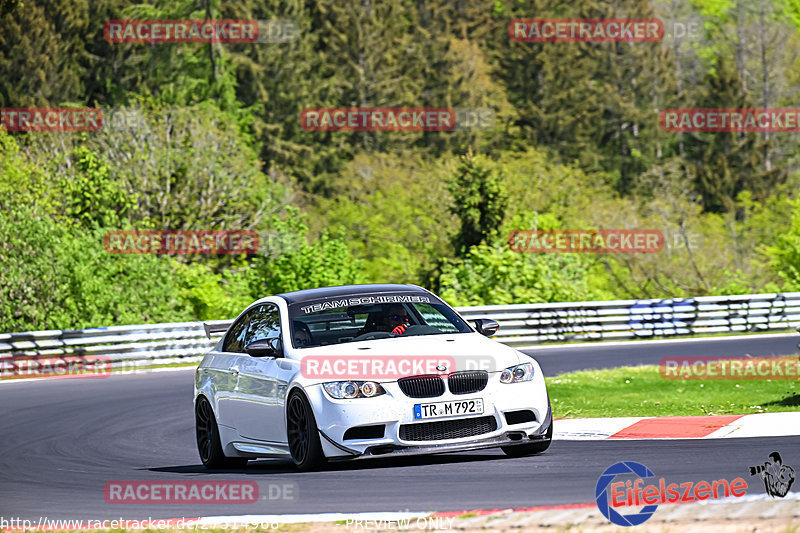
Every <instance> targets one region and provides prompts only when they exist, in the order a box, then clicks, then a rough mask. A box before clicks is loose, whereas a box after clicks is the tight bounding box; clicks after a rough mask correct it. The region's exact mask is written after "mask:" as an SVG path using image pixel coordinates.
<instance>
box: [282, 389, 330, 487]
mask: <svg viewBox="0 0 800 533" xmlns="http://www.w3.org/2000/svg"><path fill="white" fill-rule="evenodd" d="M286 436H287V438H288V441H289V451H290V452H291V454H292V462H293V463H294V464H295V466H296V467H297V469H298V470H300V471H301V472H309V471H313V470H316V469H317V468H319V467H320V466H322V465H323V464H324V463H325V455H324V454H323V453H322V444H321V443H320V441H319V431H318V430H317V422H316V420H314V411H313V410H312V409H311V405H309V403H308V400H306V397H305V396H304V395H303V394H302V393H300V392H294V393H292V394H291V396H290V397H289V401H288V402H287V403H286Z"/></svg>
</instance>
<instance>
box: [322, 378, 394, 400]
mask: <svg viewBox="0 0 800 533" xmlns="http://www.w3.org/2000/svg"><path fill="white" fill-rule="evenodd" d="M322 387H323V388H324V389H325V392H327V393H328V394H329V395H330V397H331V398H336V399H337V400H349V399H352V398H372V397H373V396H380V395H381V394H386V391H385V390H384V388H383V387H381V384H380V383H375V382H374V381H331V382H330V383H323V384H322Z"/></svg>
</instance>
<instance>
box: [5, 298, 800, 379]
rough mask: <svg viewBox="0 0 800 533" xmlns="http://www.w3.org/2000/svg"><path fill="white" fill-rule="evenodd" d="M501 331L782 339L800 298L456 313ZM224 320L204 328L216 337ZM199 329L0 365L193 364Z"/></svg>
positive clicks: (151, 330)
mask: <svg viewBox="0 0 800 533" xmlns="http://www.w3.org/2000/svg"><path fill="white" fill-rule="evenodd" d="M456 309H457V310H458V312H459V313H461V315H462V316H463V317H464V318H465V319H467V320H470V319H474V318H492V319H494V320H497V321H498V322H499V323H500V329H499V331H498V332H497V334H496V335H495V336H494V337H493V338H494V339H496V340H498V341H500V342H502V343H504V344H507V345H510V346H515V347H523V346H533V345H536V344H539V343H542V342H546V341H598V340H607V339H634V338H652V337H657V336H673V335H703V334H711V333H729V332H753V331H763V332H769V331H780V330H789V329H791V328H794V327H798V326H800V292H792V293H777V294H776V293H772V294H749V295H739V296H702V297H698V298H675V299H656V300H618V301H603V302H569V303H543V304H522V305H488V306H480V307H459V308H456ZM230 322H231V321H230V320H217V321H213V322H207V323H206V324H208V325H209V326H210V327H209V330H210V331H212V336H214V334H213V332H216V333H217V335H220V334H221V333H220V331H224V329H223V328H227V326H228V325H229V324H230ZM216 338H218V337H216V336H214V339H215V340H213V341H212V340H209V339H208V337H207V336H206V330H205V328H204V323H203V322H178V323H171V324H149V325H134V326H111V327H106V328H91V329H83V330H63V331H62V330H51V331H32V332H24V333H2V334H0V363H2V362H3V360H8V359H10V358H12V357H15V356H21V355H26V356H40V357H42V358H45V357H59V356H102V357H104V358H107V360H109V361H110V362H111V366H112V368H113V367H123V366H124V367H136V366H140V365H149V364H154V363H159V364H161V363H170V362H194V361H198V360H199V359H200V357H201V356H202V354H204V353H205V352H207V351H208V350H209V349H210V348H211V347H212V346H213V345H214V344H215V342H216Z"/></svg>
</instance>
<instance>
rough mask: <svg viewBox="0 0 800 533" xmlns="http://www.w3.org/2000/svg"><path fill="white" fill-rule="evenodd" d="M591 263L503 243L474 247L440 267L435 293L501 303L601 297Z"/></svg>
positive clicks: (460, 301) (453, 300)
mask: <svg viewBox="0 0 800 533" xmlns="http://www.w3.org/2000/svg"><path fill="white" fill-rule="evenodd" d="M593 270H596V269H594V268H593V267H592V265H591V261H589V260H587V259H585V258H584V257H583V256H581V255H580V254H557V253H553V254H524V253H516V252H512V251H511V250H509V249H508V248H507V247H506V246H490V245H487V244H481V245H478V246H473V247H472V248H470V250H469V252H468V253H467V256H466V258H465V259H464V260H463V261H462V262H459V263H456V264H455V265H448V266H446V267H444V268H443V271H442V275H441V278H440V280H439V283H440V290H439V294H440V295H441V296H442V298H444V299H445V300H446V301H447V302H449V303H450V304H451V305H503V304H512V303H519V302H529V303H537V302H568V301H585V300H593V299H598V298H599V299H602V296H604V295H603V294H602V293H601V292H599V291H598V290H597V288H596V284H595V285H594V286H591V287H590V284H589V283H590V281H598V280H596V279H594V280H593V278H595V277H596V273H595V272H593Z"/></svg>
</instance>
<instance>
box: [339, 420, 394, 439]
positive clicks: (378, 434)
mask: <svg viewBox="0 0 800 533" xmlns="http://www.w3.org/2000/svg"><path fill="white" fill-rule="evenodd" d="M384 428H385V426H384V425H383V424H379V425H376V426H359V427H355V428H350V429H348V430H347V431H345V432H344V437H343V439H344V440H358V439H382V438H383V433H384Z"/></svg>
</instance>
